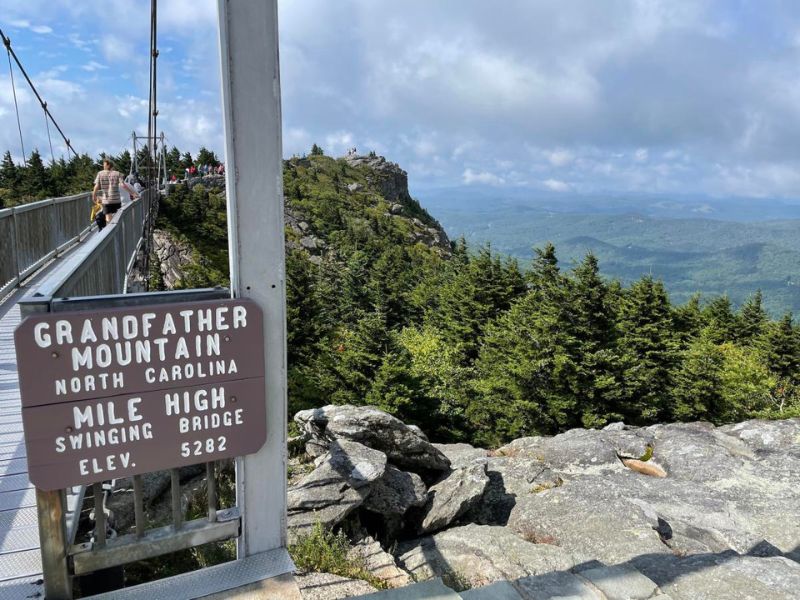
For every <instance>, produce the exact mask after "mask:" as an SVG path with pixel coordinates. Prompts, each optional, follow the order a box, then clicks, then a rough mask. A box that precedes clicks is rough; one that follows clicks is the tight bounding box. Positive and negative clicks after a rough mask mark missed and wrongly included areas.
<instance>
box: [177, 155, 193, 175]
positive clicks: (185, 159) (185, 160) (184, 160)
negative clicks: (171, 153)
mask: <svg viewBox="0 0 800 600" xmlns="http://www.w3.org/2000/svg"><path fill="white" fill-rule="evenodd" d="M193 164H194V159H193V158H192V155H191V153H190V152H184V153H183V154H182V155H181V163H180V167H181V170H182V171H183V170H185V169H188V168H189V167H191V166H192V165H193Z"/></svg>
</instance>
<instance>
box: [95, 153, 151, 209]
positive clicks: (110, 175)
mask: <svg viewBox="0 0 800 600" xmlns="http://www.w3.org/2000/svg"><path fill="white" fill-rule="evenodd" d="M120 186H122V187H123V188H125V189H126V190H127V191H128V193H129V194H130V195H131V200H136V199H137V198H138V197H139V194H137V193H136V190H134V189H133V188H132V187H131V186H129V185H128V184H127V183H125V180H124V179H123V177H122V174H121V173H120V172H119V171H117V170H115V169H114V163H113V162H111V159H109V158H104V159H103V170H102V171H100V172H99V173H98V174H97V177H95V178H94V190H92V198H93V199H94V201H95V203H97V201H98V198H99V199H100V201H101V202H102V204H103V214H104V215H105V216H106V223H110V222H111V219H113V218H114V213H115V212H117V211H118V210H119V209H120V207H121V206H122V200H121V198H120V195H119V188H120Z"/></svg>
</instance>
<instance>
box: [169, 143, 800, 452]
mask: <svg viewBox="0 0 800 600" xmlns="http://www.w3.org/2000/svg"><path fill="white" fill-rule="evenodd" d="M405 181H406V178H405V173H404V172H403V171H401V170H400V169H399V167H397V166H396V165H393V164H392V163H388V162H385V161H383V159H382V158H380V157H348V158H346V159H345V158H341V159H333V158H329V157H327V156H322V155H321V154H319V153H318V152H317V153H316V154H312V155H310V156H308V157H304V158H293V159H291V160H288V161H286V163H285V171H284V190H285V197H286V234H287V271H288V273H287V274H288V285H287V304H288V315H289V322H288V329H289V364H290V370H289V402H290V408H289V413H290V414H294V413H295V412H296V411H298V410H300V409H303V408H307V407H315V406H320V405H323V404H329V403H335V404H344V403H350V404H357V405H358V404H373V405H376V406H379V407H381V408H383V409H385V410H387V411H389V412H391V413H394V414H396V415H398V416H400V417H401V418H402V419H404V420H407V421H409V422H412V423H418V424H420V425H423V426H424V428H425V430H426V431H429V432H431V433H433V434H434V435H435V436H436V437H437V438H438V439H451V440H469V441H473V442H476V443H480V444H489V445H496V444H499V443H501V442H504V441H507V440H510V439H513V438H515V437H519V436H522V435H525V434H531V433H535V432H539V433H555V432H558V431H562V430H565V429H568V428H571V427H600V426H603V425H604V424H606V423H609V422H611V421H616V420H624V421H625V422H627V423H631V424H647V423H654V422H659V421H671V420H680V421H688V420H709V421H713V422H715V423H723V422H732V421H737V420H742V419H745V418H748V417H752V416H764V417H788V416H795V415H800V387H798V386H800V330H798V327H797V326H796V325H794V324H793V322H792V318H791V315H788V314H787V315H786V316H785V317H783V318H782V319H780V320H777V321H771V320H770V319H768V317H767V315H766V314H765V312H764V309H763V308H762V305H763V298H762V296H761V294H760V293H759V292H757V291H756V290H753V293H752V294H751V296H750V298H749V300H748V301H747V302H746V303H745V304H744V305H743V306H742V307H741V309H739V310H738V311H734V310H733V309H732V307H731V303H730V301H729V300H728V298H727V297H724V296H723V297H718V298H715V299H713V300H712V301H710V302H708V303H706V304H701V303H700V302H699V301H698V300H697V299H696V298H695V299H692V300H690V301H689V302H688V303H685V304H682V305H673V304H671V303H670V301H669V298H668V296H667V293H666V291H665V289H664V286H663V284H662V283H661V282H660V281H658V280H656V279H653V278H651V277H644V278H641V279H638V280H637V281H635V282H634V283H632V284H631V285H628V286H622V285H620V284H619V283H618V282H615V281H608V280H605V279H604V278H602V277H601V276H600V274H599V271H600V267H599V265H598V261H597V259H596V257H595V256H594V255H591V254H589V255H587V256H585V257H584V258H583V259H582V261H581V262H580V264H578V265H577V266H576V267H575V268H570V269H564V268H561V267H560V265H559V262H558V260H557V254H556V248H554V247H553V246H552V245H546V246H544V247H542V248H540V249H539V250H537V251H536V257H535V258H534V260H533V261H532V263H531V265H530V267H529V268H526V269H520V267H519V265H518V264H517V262H516V261H515V260H513V259H510V258H506V257H504V256H501V255H498V254H496V253H494V252H492V251H490V250H489V249H488V248H485V247H480V248H468V247H467V246H466V244H465V243H464V242H463V240H459V241H457V242H455V243H453V244H449V243H447V242H446V240H447V238H446V236H445V235H444V232H441V231H440V230H439V229H438V225H437V224H436V222H435V221H434V220H433V219H432V218H431V217H430V216H429V215H428V214H427V213H426V212H425V211H424V209H422V208H421V207H420V206H419V204H417V203H416V202H415V201H413V200H412V199H411V197H410V196H409V195H408V191H407V188H406V183H405ZM162 219H163V222H162V227H163V228H165V230H167V231H169V232H171V233H170V235H171V236H172V238H173V242H172V243H180V244H184V245H187V244H188V245H189V246H190V247H192V248H193V249H194V250H193V252H194V256H195V258H194V259H192V260H189V261H187V262H186V263H185V265H184V268H183V272H184V273H186V278H185V279H184V280H183V281H181V282H177V285H179V286H180V285H184V286H195V285H207V284H213V283H224V281H223V275H222V274H223V273H225V272H226V269H227V262H226V261H227V257H226V252H225V228H224V225H225V224H224V220H225V213H224V197H223V195H222V193H221V192H220V191H214V190H209V189H206V188H205V187H203V186H201V185H198V186H195V187H194V188H193V189H192V190H191V191H190V190H188V189H187V188H186V186H180V187H178V188H177V190H176V191H175V193H173V194H172V195H171V196H170V197H169V198H168V199H167V201H166V202H165V205H164V210H163V211H162ZM173 284H174V283H173Z"/></svg>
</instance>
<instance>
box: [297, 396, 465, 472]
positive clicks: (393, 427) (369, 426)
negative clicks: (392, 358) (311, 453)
mask: <svg viewBox="0 0 800 600" xmlns="http://www.w3.org/2000/svg"><path fill="white" fill-rule="evenodd" d="M294 420H295V421H296V422H297V423H298V425H300V426H301V427H302V428H303V430H304V431H305V432H306V433H308V434H310V436H311V443H313V444H323V445H324V444H328V443H330V442H331V441H332V440H342V439H344V440H350V441H354V442H358V443H360V444H363V445H365V446H369V447H370V448H374V449H376V450H380V451H381V452H384V453H385V454H386V456H387V457H388V458H389V461H390V462H391V463H392V464H394V465H396V466H398V467H400V468H401V469H405V470H408V471H414V472H419V471H447V470H448V469H449V468H450V461H449V460H447V457H446V456H445V455H444V454H442V453H441V452H440V451H439V450H437V449H436V448H435V447H434V446H433V445H432V444H431V443H430V442H428V441H427V440H425V439H423V438H422V437H420V436H419V435H418V434H417V433H416V432H415V431H413V430H412V429H410V428H409V427H408V426H407V425H406V424H405V423H403V422H402V421H400V420H399V419H397V418H396V417H393V416H391V415H389V414H387V413H385V412H383V411H381V410H378V409H377V408H373V407H370V406H350V405H342V406H334V405H329V406H324V407H322V408H315V409H310V410H303V411H300V412H298V413H297V414H296V415H295V417H294Z"/></svg>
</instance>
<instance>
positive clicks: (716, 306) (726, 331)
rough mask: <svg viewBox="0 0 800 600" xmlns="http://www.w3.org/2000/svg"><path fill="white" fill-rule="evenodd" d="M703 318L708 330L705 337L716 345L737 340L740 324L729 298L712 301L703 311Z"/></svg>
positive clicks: (722, 297)
mask: <svg viewBox="0 0 800 600" xmlns="http://www.w3.org/2000/svg"><path fill="white" fill-rule="evenodd" d="M703 318H704V320H705V322H706V329H707V331H706V332H705V335H707V336H708V338H709V339H710V340H711V341H713V342H714V343H717V344H722V343H724V342H732V341H734V340H735V339H736V336H737V329H738V324H737V322H736V316H735V315H734V314H733V307H732V306H731V300H730V298H728V296H720V297H719V298H715V299H714V300H712V301H711V302H710V303H709V304H708V306H706V307H705V309H704V310H703Z"/></svg>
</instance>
